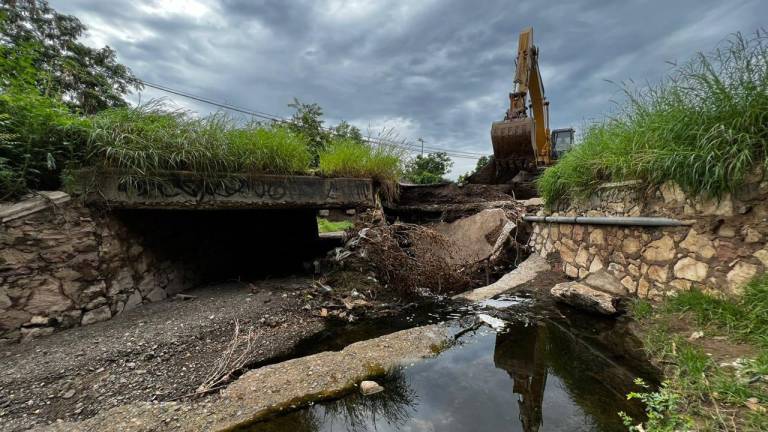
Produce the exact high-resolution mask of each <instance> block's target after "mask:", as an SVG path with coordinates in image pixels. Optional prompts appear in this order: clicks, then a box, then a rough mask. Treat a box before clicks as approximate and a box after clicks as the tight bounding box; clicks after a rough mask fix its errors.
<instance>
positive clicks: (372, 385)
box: [360, 381, 384, 396]
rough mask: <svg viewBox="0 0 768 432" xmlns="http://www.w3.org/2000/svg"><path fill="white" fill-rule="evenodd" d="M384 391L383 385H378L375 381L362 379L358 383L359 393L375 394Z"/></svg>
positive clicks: (365, 394)
mask: <svg viewBox="0 0 768 432" xmlns="http://www.w3.org/2000/svg"><path fill="white" fill-rule="evenodd" d="M381 391H384V387H382V386H380V385H379V383H377V382H376V381H363V382H361V383H360V393H362V394H363V395H364V396H369V395H372V394H376V393H378V392H381Z"/></svg>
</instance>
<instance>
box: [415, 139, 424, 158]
mask: <svg viewBox="0 0 768 432" xmlns="http://www.w3.org/2000/svg"><path fill="white" fill-rule="evenodd" d="M416 141H418V142H420V143H421V155H422V156H424V139H423V138H419V139H417V140H416Z"/></svg>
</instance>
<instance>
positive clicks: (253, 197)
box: [73, 170, 375, 209]
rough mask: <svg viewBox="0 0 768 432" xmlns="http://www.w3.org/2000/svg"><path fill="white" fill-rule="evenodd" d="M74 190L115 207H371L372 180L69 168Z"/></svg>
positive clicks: (91, 201)
mask: <svg viewBox="0 0 768 432" xmlns="http://www.w3.org/2000/svg"><path fill="white" fill-rule="evenodd" d="M73 178H74V179H75V181H74V183H75V190H76V191H77V192H78V193H80V194H83V195H84V196H85V198H86V201H88V202H90V203H104V204H106V205H108V206H110V207H116V208H137V209H141V208H163V209H228V208H229V209H231V208H243V209H258V208H264V209H287V208H359V207H373V206H374V204H375V197H374V191H373V181H372V180H371V179H358V178H323V177H312V176H282V175H245V174H244V175H229V176H227V177H225V178H222V179H218V180H214V181H212V180H208V179H203V178H200V177H199V176H198V175H196V174H194V173H191V172H181V171H178V172H176V171H174V172H165V173H162V174H160V175H158V176H157V177H156V178H157V181H155V182H153V183H151V184H147V183H146V182H141V183H138V184H133V185H132V184H131V183H130V182H129V181H126V178H125V176H124V175H121V173H120V172H116V171H94V170H79V171H76V172H73Z"/></svg>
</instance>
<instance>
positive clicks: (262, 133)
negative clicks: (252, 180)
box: [86, 101, 310, 177]
mask: <svg viewBox="0 0 768 432" xmlns="http://www.w3.org/2000/svg"><path fill="white" fill-rule="evenodd" d="M91 124H92V127H91V135H90V138H89V143H88V144H89V156H88V160H87V161H86V164H87V165H96V166H98V167H104V168H115V169H119V170H121V171H124V172H126V173H127V174H128V175H133V176H137V177H142V176H144V177H151V176H153V175H156V174H157V173H159V172H162V171H191V172H194V173H197V174H199V175H201V176H204V177H220V176H222V175H227V174H298V173H306V172H307V171H308V169H309V163H310V154H309V151H308V149H307V143H306V140H305V139H304V138H303V137H302V136H301V135H298V134H295V133H293V132H291V131H289V130H288V129H286V128H284V127H281V126H274V125H264V124H260V123H249V124H246V125H245V126H240V125H238V124H237V122H236V121H235V120H234V119H232V118H231V117H228V116H226V115H223V114H214V115H211V116H208V117H204V118H194V117H192V116H190V115H189V114H188V113H187V112H185V111H179V110H175V111H169V110H167V109H166V108H165V107H164V105H163V104H162V103H161V102H157V101H155V102H151V103H149V104H146V105H141V106H137V107H133V108H118V109H111V110H107V111H104V112H102V113H100V114H98V115H96V116H94V117H92V118H91Z"/></svg>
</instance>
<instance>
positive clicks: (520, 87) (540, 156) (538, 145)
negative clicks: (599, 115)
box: [491, 27, 552, 169]
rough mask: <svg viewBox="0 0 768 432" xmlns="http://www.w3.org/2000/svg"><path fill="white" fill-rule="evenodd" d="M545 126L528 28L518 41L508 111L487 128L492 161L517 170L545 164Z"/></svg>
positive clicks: (547, 148) (548, 144) (547, 151)
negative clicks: (489, 135)
mask: <svg viewBox="0 0 768 432" xmlns="http://www.w3.org/2000/svg"><path fill="white" fill-rule="evenodd" d="M529 99H530V105H529V103H528V102H529ZM548 123H549V103H548V102H547V100H546V98H545V97H544V85H543V84H542V82H541V72H540V71H539V63H538V50H537V48H536V46H535V45H533V29H532V28H530V27H529V28H527V29H525V30H523V31H522V32H521V33H520V38H519V40H518V49H517V70H516V71H515V91H514V92H512V93H510V94H509V109H508V110H507V113H506V115H505V116H504V120H502V121H497V122H494V123H493V126H492V127H491V141H492V143H493V155H494V158H495V159H496V161H498V162H500V163H502V164H506V165H512V166H514V167H517V168H518V169H531V168H535V167H539V166H543V165H549V164H550V163H551V162H552V144H551V138H550V136H549V124H548Z"/></svg>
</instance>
